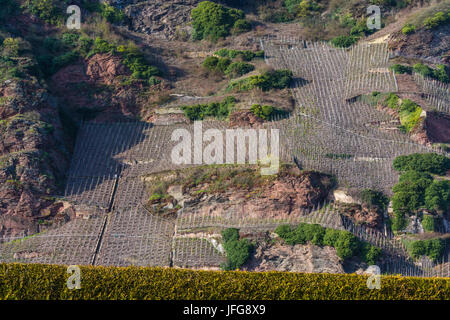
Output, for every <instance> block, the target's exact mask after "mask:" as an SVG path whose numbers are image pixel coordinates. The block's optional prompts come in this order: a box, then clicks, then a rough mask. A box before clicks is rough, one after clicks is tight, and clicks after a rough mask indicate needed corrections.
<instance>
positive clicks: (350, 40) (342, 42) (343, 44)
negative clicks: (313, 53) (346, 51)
mask: <svg viewBox="0 0 450 320" xmlns="http://www.w3.org/2000/svg"><path fill="white" fill-rule="evenodd" d="M357 41H358V37H356V36H346V35H343V36H337V37H335V38H333V39H331V44H332V45H333V46H335V47H338V48H348V47H350V46H351V45H353V44H355V43H356V42H357Z"/></svg>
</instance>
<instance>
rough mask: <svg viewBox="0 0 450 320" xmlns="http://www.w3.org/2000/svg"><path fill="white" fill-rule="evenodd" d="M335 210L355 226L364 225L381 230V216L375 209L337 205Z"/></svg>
mask: <svg viewBox="0 0 450 320" xmlns="http://www.w3.org/2000/svg"><path fill="white" fill-rule="evenodd" d="M337 209H338V210H339V212H340V213H341V214H343V215H345V216H347V217H349V218H350V219H351V220H352V221H353V222H355V223H356V224H362V225H366V226H367V227H370V228H381V227H382V226H383V214H382V213H381V212H379V210H377V209H376V208H368V207H367V206H364V205H360V204H356V203H352V204H346V203H338V205H337Z"/></svg>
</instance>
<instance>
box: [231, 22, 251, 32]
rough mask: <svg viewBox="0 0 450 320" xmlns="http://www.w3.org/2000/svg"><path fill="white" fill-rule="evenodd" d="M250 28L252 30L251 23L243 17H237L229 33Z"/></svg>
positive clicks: (245, 30) (246, 30) (247, 30)
mask: <svg viewBox="0 0 450 320" xmlns="http://www.w3.org/2000/svg"><path fill="white" fill-rule="evenodd" d="M250 30H252V24H251V23H250V22H248V21H247V20H245V19H239V20H236V22H235V23H234V25H233V28H232V29H231V33H232V34H234V35H236V34H241V33H244V32H249V31H250Z"/></svg>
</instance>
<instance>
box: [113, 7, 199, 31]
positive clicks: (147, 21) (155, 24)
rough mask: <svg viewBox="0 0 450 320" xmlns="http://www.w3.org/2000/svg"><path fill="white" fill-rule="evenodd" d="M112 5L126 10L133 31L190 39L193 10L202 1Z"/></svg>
mask: <svg viewBox="0 0 450 320" xmlns="http://www.w3.org/2000/svg"><path fill="white" fill-rule="evenodd" d="M109 2H110V3H111V4H112V5H115V6H120V7H122V8H124V12H125V14H126V15H127V16H128V17H129V18H130V20H131V23H130V28H131V30H133V31H136V32H140V33H146V34H151V35H153V36H157V37H161V38H165V39H173V38H175V37H180V36H181V37H183V34H184V35H185V36H187V37H189V33H190V30H191V28H190V27H189V26H188V23H189V22H190V17H191V10H192V8H194V7H196V6H197V4H198V3H199V2H201V0H170V1H164V0H157V1H136V0H131V1H129V0H123V1H116V0H110V1H109Z"/></svg>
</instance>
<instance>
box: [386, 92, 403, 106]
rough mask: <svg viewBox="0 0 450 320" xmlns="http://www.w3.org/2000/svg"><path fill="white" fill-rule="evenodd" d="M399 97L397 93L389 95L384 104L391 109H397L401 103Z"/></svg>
mask: <svg viewBox="0 0 450 320" xmlns="http://www.w3.org/2000/svg"><path fill="white" fill-rule="evenodd" d="M399 100H400V99H399V97H398V96H397V95H396V94H395V93H389V95H388V96H387V97H386V98H385V100H384V102H385V103H386V104H387V106H388V107H389V108H391V109H397V108H398V103H399Z"/></svg>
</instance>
